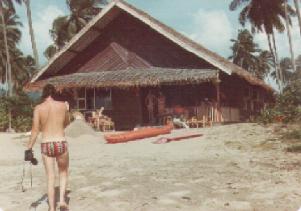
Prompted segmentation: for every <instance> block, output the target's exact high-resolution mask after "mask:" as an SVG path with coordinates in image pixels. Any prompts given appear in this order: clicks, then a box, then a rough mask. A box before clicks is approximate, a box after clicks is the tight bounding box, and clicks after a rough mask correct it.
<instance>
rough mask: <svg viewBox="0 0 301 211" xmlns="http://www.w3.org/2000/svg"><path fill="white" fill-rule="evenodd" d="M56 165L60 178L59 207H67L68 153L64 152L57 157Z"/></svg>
mask: <svg viewBox="0 0 301 211" xmlns="http://www.w3.org/2000/svg"><path fill="white" fill-rule="evenodd" d="M57 165H58V169H59V176H60V205H62V206H67V203H66V201H65V195H66V189H67V184H68V168H69V153H68V152H65V153H64V154H62V155H61V156H59V157H57Z"/></svg>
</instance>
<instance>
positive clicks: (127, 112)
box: [111, 89, 142, 130]
mask: <svg viewBox="0 0 301 211" xmlns="http://www.w3.org/2000/svg"><path fill="white" fill-rule="evenodd" d="M112 107H113V110H112V113H111V117H112V119H113V121H114V122H115V127H116V130H129V129H130V130H132V129H133V128H134V127H135V126H137V124H139V123H141V122H142V111H141V103H140V93H139V91H136V90H134V89H127V90H121V89H113V90H112Z"/></svg>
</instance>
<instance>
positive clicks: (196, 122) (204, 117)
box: [189, 102, 213, 128]
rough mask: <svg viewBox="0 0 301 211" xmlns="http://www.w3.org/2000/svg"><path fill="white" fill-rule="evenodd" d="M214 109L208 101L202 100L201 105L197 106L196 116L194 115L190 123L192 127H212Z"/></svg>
mask: <svg viewBox="0 0 301 211" xmlns="http://www.w3.org/2000/svg"><path fill="white" fill-rule="evenodd" d="M212 122H213V109H212V108H211V106H209V105H208V104H207V103H205V102H202V103H201V105H200V106H198V107H196V116H194V117H192V118H191V119H190V121H189V125H191V126H192V127H197V128H198V127H200V126H201V127H206V126H209V127H212Z"/></svg>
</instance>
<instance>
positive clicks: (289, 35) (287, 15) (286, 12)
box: [284, 0, 296, 71]
mask: <svg viewBox="0 0 301 211" xmlns="http://www.w3.org/2000/svg"><path fill="white" fill-rule="evenodd" d="M284 11H285V25H286V31H287V37H288V40H289V46H290V53H291V61H292V67H293V70H294V71H296V64H295V55H294V50H293V41H292V33H291V28H290V25H291V19H290V17H289V11H288V4H287V0H284Z"/></svg>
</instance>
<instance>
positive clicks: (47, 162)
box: [42, 155, 55, 211]
mask: <svg viewBox="0 0 301 211" xmlns="http://www.w3.org/2000/svg"><path fill="white" fill-rule="evenodd" d="M42 157H43V162H44V166H45V170H46V174H47V189H48V203H49V211H55V190H54V185H55V169H54V163H55V161H54V158H52V157H47V156H46V155H42Z"/></svg>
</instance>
